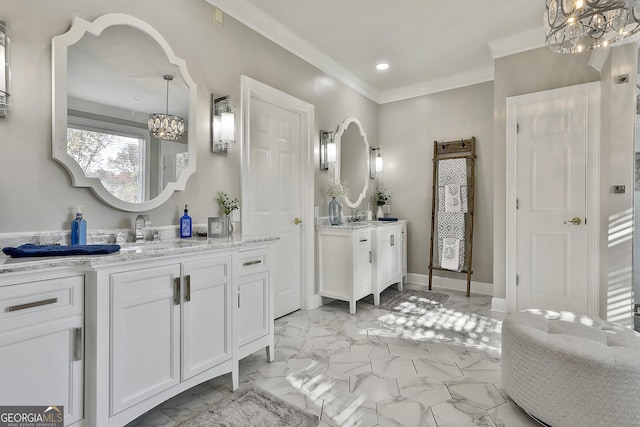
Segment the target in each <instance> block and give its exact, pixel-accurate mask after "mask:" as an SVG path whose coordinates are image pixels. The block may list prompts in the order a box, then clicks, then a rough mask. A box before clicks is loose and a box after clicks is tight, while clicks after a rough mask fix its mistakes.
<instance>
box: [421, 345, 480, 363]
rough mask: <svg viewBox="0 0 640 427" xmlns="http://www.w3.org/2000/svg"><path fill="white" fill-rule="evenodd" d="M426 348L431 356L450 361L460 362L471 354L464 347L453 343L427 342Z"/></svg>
mask: <svg viewBox="0 0 640 427" xmlns="http://www.w3.org/2000/svg"><path fill="white" fill-rule="evenodd" d="M426 347H427V350H429V354H431V357H434V358H436V359H441V360H447V361H450V362H462V361H464V360H467V359H470V358H471V354H469V351H468V350H467V349H466V347H464V346H461V345H454V344H445V343H427V344H426Z"/></svg>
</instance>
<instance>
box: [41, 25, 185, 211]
mask: <svg viewBox="0 0 640 427" xmlns="http://www.w3.org/2000/svg"><path fill="white" fill-rule="evenodd" d="M118 25H128V26H131V27H134V28H136V29H138V30H140V31H142V32H144V33H146V34H148V35H149V36H150V37H151V38H153V39H154V40H155V41H156V42H157V43H158V44H159V45H160V47H161V48H162V49H163V50H164V52H165V54H166V55H167V59H168V61H169V63H171V64H172V65H175V66H177V67H178V69H179V70H180V74H181V76H182V78H183V79H184V81H185V83H186V85H187V87H188V88H189V116H188V133H189V141H188V153H189V166H188V167H187V168H186V169H185V170H184V171H183V172H182V174H181V175H180V178H179V179H178V181H177V182H170V183H168V184H167V186H166V187H165V188H164V189H163V190H162V192H161V193H160V194H159V195H158V196H157V197H155V198H154V199H152V200H149V201H146V202H141V203H131V202H126V201H124V200H121V199H118V198H117V197H115V196H114V195H113V194H111V193H110V192H109V191H108V190H107V189H106V188H105V187H104V185H103V184H102V182H101V181H100V180H99V179H98V178H87V177H86V176H85V174H84V172H83V171H82V169H81V168H80V166H79V165H78V164H77V163H76V161H75V160H74V159H73V158H72V157H71V156H69V155H68V154H67V49H68V48H69V47H70V46H72V45H73V44H75V43H77V42H78V41H79V40H80V39H81V38H82V37H83V36H84V35H85V34H86V33H89V34H92V35H94V36H96V37H98V36H99V35H100V34H101V33H102V31H104V30H105V29H106V28H108V27H110V26H118ZM51 54H52V69H51V71H52V87H51V90H52V97H51V99H52V129H51V130H52V134H51V153H52V156H53V158H54V159H55V160H57V161H58V162H60V163H61V164H62V165H63V166H64V167H65V169H66V170H67V171H68V172H69V175H71V180H72V185H73V186H74V187H89V188H91V189H92V190H93V192H94V193H95V194H96V195H97V196H98V197H99V198H100V199H101V200H102V201H103V202H105V203H107V204H108V205H110V206H112V207H114V208H116V209H120V210H123V211H128V212H143V211H148V210H150V209H154V208H157V207H158V206H160V205H162V204H163V203H165V202H166V201H167V200H169V198H170V197H171V195H172V194H173V192H174V191H182V190H184V189H185V187H186V184H187V181H188V180H189V178H190V177H191V175H193V173H195V171H196V151H197V150H196V136H195V135H196V103H197V88H196V84H195V83H194V81H193V80H192V79H191V76H190V75H189V72H188V71H187V65H186V62H185V61H184V60H183V59H181V58H178V57H176V56H175V54H174V53H173V50H172V49H171V47H170V46H169V43H167V41H166V40H165V39H164V37H162V35H160V33H159V32H158V31H157V30H156V29H154V28H153V27H152V26H150V25H149V24H147V23H146V22H144V21H142V20H140V19H138V18H136V17H133V16H130V15H126V14H122V13H111V14H107V15H103V16H100V17H99V18H97V19H96V20H95V21H93V22H88V21H85V20H84V19H81V18H78V17H76V18H74V20H73V25H72V26H71V28H70V29H69V31H67V32H66V33H64V34H60V35H58V36H55V37H53V39H52V41H51Z"/></svg>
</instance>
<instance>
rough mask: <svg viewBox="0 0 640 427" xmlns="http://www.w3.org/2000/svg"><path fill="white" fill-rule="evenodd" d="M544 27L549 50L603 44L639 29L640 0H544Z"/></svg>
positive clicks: (564, 50) (579, 49)
mask: <svg viewBox="0 0 640 427" xmlns="http://www.w3.org/2000/svg"><path fill="white" fill-rule="evenodd" d="M544 26H545V30H546V37H545V42H546V43H545V44H546V46H547V48H548V49H549V50H550V51H552V52H559V53H576V52H582V51H585V50H588V49H597V48H599V47H606V46H609V45H610V44H612V43H615V42H617V41H619V40H622V39H624V38H627V37H629V36H631V35H633V34H635V33H637V32H638V31H639V30H640V0H547V8H546V11H545V13H544Z"/></svg>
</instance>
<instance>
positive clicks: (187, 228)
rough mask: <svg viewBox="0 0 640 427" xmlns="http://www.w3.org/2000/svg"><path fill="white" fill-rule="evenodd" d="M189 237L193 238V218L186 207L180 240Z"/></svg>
mask: <svg viewBox="0 0 640 427" xmlns="http://www.w3.org/2000/svg"><path fill="white" fill-rule="evenodd" d="M187 237H191V217H190V216H189V209H188V207H187V205H184V215H182V217H181V218H180V238H181V239H185V238H187Z"/></svg>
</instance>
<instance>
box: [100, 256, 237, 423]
mask: <svg viewBox="0 0 640 427" xmlns="http://www.w3.org/2000/svg"><path fill="white" fill-rule="evenodd" d="M141 267H142V268H141ZM110 288H111V289H110V290H111V302H110V307H111V316H110V317H111V334H110V337H111V345H110V359H111V366H112V371H111V388H110V391H111V413H110V415H112V416H113V415H116V414H118V413H120V412H122V411H124V410H126V409H127V408H130V407H132V406H134V405H136V404H138V403H140V402H142V401H145V400H146V399H149V398H150V397H152V396H156V395H158V394H159V393H161V392H163V391H165V390H168V389H170V388H172V387H174V386H176V385H178V384H180V383H182V382H185V381H187V380H189V379H190V378H192V377H194V376H196V375H197V374H200V373H202V372H204V371H206V370H208V369H210V368H213V367H215V366H216V365H219V364H220V363H222V362H225V361H228V360H230V359H231V256H230V255H223V256H215V255H211V254H209V255H205V256H197V257H194V258H193V259H190V260H189V261H183V262H181V263H174V264H168V265H161V266H153V267H148V268H144V266H138V267H136V268H135V269H132V270H128V271H119V272H113V273H110Z"/></svg>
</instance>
